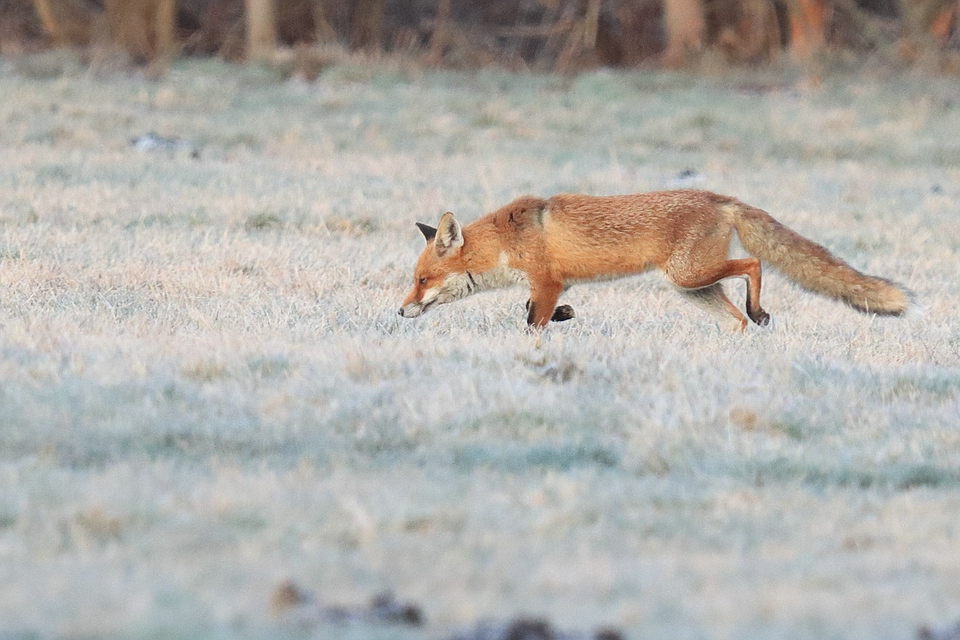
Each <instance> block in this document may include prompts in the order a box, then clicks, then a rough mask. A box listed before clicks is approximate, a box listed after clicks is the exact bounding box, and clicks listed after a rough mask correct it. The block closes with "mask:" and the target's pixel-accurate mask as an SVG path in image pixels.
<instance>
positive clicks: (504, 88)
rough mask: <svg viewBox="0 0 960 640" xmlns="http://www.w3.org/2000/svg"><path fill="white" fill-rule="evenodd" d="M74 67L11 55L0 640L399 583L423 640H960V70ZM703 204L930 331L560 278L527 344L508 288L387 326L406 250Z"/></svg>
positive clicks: (655, 283) (825, 312)
mask: <svg viewBox="0 0 960 640" xmlns="http://www.w3.org/2000/svg"><path fill="white" fill-rule="evenodd" d="M67 67H68V73H67V74H66V75H65V76H63V77H59V78H54V79H32V78H30V77H27V76H25V75H23V74H21V73H19V72H18V68H19V67H18V65H17V64H15V63H14V62H11V61H9V60H7V61H2V60H0V92H2V95H3V98H2V100H0V158H2V160H0V635H6V634H9V633H20V632H27V633H30V632H33V633H37V634H39V635H42V636H50V635H62V636H69V637H105V636H115V637H124V638H129V637H151V636H155V635H159V634H165V635H170V636H179V637H190V638H196V637H233V636H240V637H269V636H275V635H277V634H279V633H298V631H297V630H296V629H286V628H284V627H282V626H278V623H276V622H275V621H274V620H273V619H272V618H271V617H270V612H269V607H268V603H269V598H270V593H271V591H272V590H273V589H274V587H275V586H276V585H277V584H279V583H280V581H281V580H284V579H287V578H290V579H293V580H294V581H295V582H296V583H298V584H300V585H303V586H304V587H307V588H310V589H313V590H315V591H316V592H317V593H318V595H319V597H320V598H321V599H322V600H324V601H325V602H339V603H346V604H350V603H358V602H363V601H365V600H366V599H367V598H368V597H369V596H370V595H371V594H372V593H374V592H376V591H379V590H382V589H384V588H389V589H393V590H394V591H395V592H396V593H397V594H398V595H399V596H400V597H401V598H405V599H412V600H415V601H417V602H419V603H420V604H421V605H422V606H423V607H424V610H425V613H426V616H427V618H428V621H429V626H428V627H427V628H426V629H425V630H424V631H423V632H422V633H420V632H410V633H407V636H405V637H416V638H439V637H443V635H444V634H446V633H448V632H450V631H451V630H454V629H457V628H459V627H461V626H463V625H468V624H470V623H472V622H473V621H474V620H476V619H479V618H484V617H506V616H509V615H511V614H515V613H519V612H526V613H530V614H537V615H546V616H549V617H550V618H551V619H552V620H554V621H555V622H556V623H557V625H558V626H562V627H566V628H572V629H589V628H594V627H596V626H599V625H613V626H618V627H620V628H622V629H624V630H625V631H626V632H627V634H628V637H632V638H669V639H683V638H718V639H727V638H729V639H734V638H736V639H738V640H739V639H742V638H845V639H855V638H891V639H892V638H908V637H911V636H912V634H913V630H914V628H915V626H916V625H917V624H919V623H922V622H928V623H933V624H939V623H947V622H952V621H954V620H956V619H957V618H958V617H960V517H958V515H957V514H958V513H960V320H958V318H957V310H958V309H960V278H958V265H960V224H958V219H960V204H958V202H960V135H958V132H960V88H958V87H957V85H956V83H955V82H952V81H945V80H936V79H930V78H920V77H910V76H905V77H898V78H887V79H877V78H872V77H869V76H863V75H860V76H852V75H851V76H842V77H837V78H833V79H828V80H827V81H826V82H825V84H824V86H823V87H821V88H819V89H816V90H802V89H799V90H798V89H794V88H793V84H792V83H791V81H790V78H789V75H788V76H787V80H783V79H782V78H778V77H773V76H765V75H753V76H744V77H742V78H737V77H733V78H691V77H683V76H673V75H668V74H653V73H645V74H639V73H611V72H599V73H592V74H587V75H584V76H581V77H579V78H577V79H572V80H565V79H560V78H556V77H537V76H511V75H505V74H500V73H494V72H483V73H477V74H454V73H440V72H420V71H416V70H415V69H411V68H407V67H405V66H403V65H399V64H398V65H387V66H386V67H383V68H381V69H379V70H375V69H372V68H370V67H367V66H364V65H362V64H359V63H352V62H347V63H345V64H342V65H340V66H337V67H334V68H332V69H330V70H329V71H327V72H326V73H325V74H324V75H323V76H321V78H320V79H319V80H318V81H317V82H316V83H315V84H312V85H303V84H298V83H294V82H279V81H277V80H275V79H274V78H273V77H272V76H271V74H270V73H269V72H267V71H263V70H257V69H242V68H236V67H227V66H221V65H219V64H215V63H197V62H191V63H183V64H181V65H179V66H177V67H176V68H175V69H174V70H173V72H172V73H171V74H170V75H169V77H167V78H165V79H164V80H162V81H159V82H155V83H154V82H149V81H146V80H143V79H142V78H139V77H124V76H111V77H105V78H95V77H92V76H90V75H87V74H85V73H84V72H79V71H69V69H70V68H71V67H70V66H69V65H67ZM151 132H153V133H155V134H158V135H160V136H168V137H177V138H178V139H179V140H181V141H182V144H180V145H174V146H173V147H171V148H170V149H169V150H161V151H145V150H140V149H137V148H135V147H134V146H132V145H131V140H132V139H135V138H138V137H140V136H143V135H145V134H148V133H151ZM193 150H195V151H196V152H197V154H196V155H198V157H193V155H194V154H192V153H191V151H193ZM684 172H687V173H684ZM681 175H684V176H685V177H680V176H681ZM690 184H692V185H693V186H698V187H703V188H708V189H712V190H716V191H720V192H723V193H728V194H731V195H736V196H737V197H740V198H741V199H743V200H745V201H747V202H749V203H751V204H755V205H757V206H760V207H763V208H765V209H767V210H768V211H770V212H771V213H772V214H773V215H774V216H776V217H777V218H778V219H780V220H781V221H782V222H784V223H786V224H788V225H789V226H791V227H793V228H795V229H796V230H798V231H800V232H801V233H804V234H805V235H807V236H809V237H812V238H814V239H816V240H818V241H819V242H821V243H823V244H825V245H827V246H828V247H830V248H831V249H832V250H834V251H835V252H837V253H838V254H840V255H841V256H843V257H844V258H846V259H847V260H848V261H850V262H851V263H852V264H854V265H855V266H857V267H858V268H861V269H863V270H866V271H868V272H871V273H875V274H877V275H882V276H885V277H888V278H892V279H894V280H897V281H899V282H902V283H904V284H905V285H907V286H909V287H910V288H911V289H912V290H913V291H914V292H915V293H916V294H917V298H918V300H919V302H920V303H921V306H922V313H920V314H918V315H916V316H914V317H910V318H907V319H882V318H873V317H869V316H864V315H860V314H857V313H855V312H853V311H851V310H848V309H847V308H845V307H843V306H841V305H838V304H836V303H832V302H830V301H826V300H823V299H821V298H817V297H815V296H812V295H810V294H807V293H805V292H802V291H800V290H799V289H797V288H796V287H794V286H792V285H791V284H789V283H788V282H787V281H785V280H784V279H782V278H779V277H777V276H776V275H770V276H769V277H768V278H766V279H765V282H764V285H765V289H764V306H765V307H766V308H767V310H768V311H769V312H770V313H771V314H772V315H773V317H774V322H775V324H774V326H773V327H772V328H770V329H759V328H757V327H755V326H751V327H750V328H749V329H748V331H747V333H746V334H744V335H739V334H732V333H728V332H726V331H723V330H721V329H720V328H719V327H717V325H716V322H715V321H714V319H713V318H711V317H710V316H708V315H706V314H704V313H703V312H702V311H700V310H699V309H697V308H696V307H694V306H692V305H691V304H690V303H689V302H687V301H686V300H684V299H682V298H681V297H680V296H679V295H678V294H677V293H675V292H674V291H673V290H672V289H671V288H670V287H669V286H668V285H666V284H665V283H664V281H663V279H662V278H661V277H660V276H658V275H655V274H649V275H645V276H643V277H638V278H633V279H628V280H623V281H618V282H614V283H608V284H599V285H592V286H583V287H580V288H574V289H572V290H571V291H570V292H568V294H567V295H566V296H565V298H564V300H565V301H566V302H568V303H569V304H572V305H573V306H574V308H575V309H576V310H577V313H578V318H577V319H576V320H574V321H571V322H568V323H564V324H560V325H553V326H551V327H550V328H549V329H548V330H547V331H546V332H545V333H544V334H543V336H542V338H541V339H540V340H538V339H536V338H535V337H534V336H531V335H530V334H528V333H526V332H525V331H524V324H523V318H524V313H523V309H522V305H523V302H524V300H526V292H525V291H523V290H520V289H516V290H509V291H503V292H497V293H486V294H482V295H480V296H477V297H476V298H474V299H470V300H466V301H463V302H460V303H456V304H453V305H449V306H446V307H441V308H438V309H436V310H434V311H431V312H430V313H428V314H427V315H426V316H424V317H422V318H420V319H417V320H406V321H405V320H403V319H401V318H399V317H398V316H397V314H396V309H397V308H398V306H399V303H400V301H401V299H402V298H403V296H404V295H405V293H406V291H407V288H408V286H409V284H410V280H411V278H412V266H413V263H414V261H415V259H416V256H417V254H418V253H419V251H420V250H421V248H422V237H421V236H420V234H419V232H418V231H417V230H416V228H415V227H414V226H413V223H414V222H415V221H417V220H420V221H424V222H429V223H435V222H436V220H437V219H438V218H439V215H440V214H441V213H442V212H443V211H446V210H448V209H449V210H452V211H454V212H456V213H457V214H458V216H459V217H460V218H461V219H463V220H470V219H473V218H475V217H477V216H479V215H481V214H482V213H484V212H485V211H487V210H490V209H492V208H494V207H496V206H498V205H500V204H503V203H505V202H506V201H508V200H510V199H511V198H513V197H515V196H517V195H520V194H523V193H536V194H540V195H550V194H552V193H556V192H561V191H575V192H588V193H596V194H601V193H604V194H609V193H629V192H636V191H647V190H653V189H661V188H668V187H672V186H679V185H684V186H685V185H690ZM729 288H730V289H731V290H734V291H735V295H736V297H737V298H736V299H737V300H738V301H740V303H741V304H742V290H741V289H742V285H739V284H732V285H730V286H729ZM335 632H337V630H335V629H332V628H320V629H312V630H310V629H308V630H307V631H306V633H314V634H317V635H320V636H329V635H331V634H334V633H335ZM347 632H348V633H353V634H354V635H353V636H351V637H364V638H372V637H374V636H373V635H372V634H374V633H381V634H382V635H381V637H394V635H393V634H394V633H395V631H393V630H380V631H379V632H377V631H376V630H373V629H360V630H357V629H352V630H350V629H348V630H347ZM383 634H385V635H383Z"/></svg>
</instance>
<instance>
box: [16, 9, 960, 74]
mask: <svg viewBox="0 0 960 640" xmlns="http://www.w3.org/2000/svg"><path fill="white" fill-rule="evenodd" d="M958 13H960V0H0V53H2V54H4V55H7V56H16V55H20V54H22V53H29V52H35V51H41V50H46V49H50V48H57V47H71V48H76V49H79V50H80V51H81V52H82V54H83V55H86V56H89V57H90V59H91V60H93V61H96V60H98V59H103V58H105V57H112V58H116V57H117V56H125V57H126V59H127V60H128V62H129V64H134V65H151V66H152V67H153V68H158V69H162V68H163V67H164V65H165V64H167V63H168V62H169V60H171V59H172V58H174V57H177V56H218V57H221V58H223V59H227V60H231V61H237V62H246V61H257V60H265V61H270V60H278V59H279V60H289V61H291V64H293V65H295V66H297V67H298V69H299V72H300V73H302V74H303V75H305V76H307V77H308V78H309V77H310V76H311V75H314V74H315V72H318V69H319V68H322V66H323V62H324V59H325V56H329V55H330V51H332V50H336V51H341V52H342V51H344V50H351V51H363V52H366V53H368V54H371V55H378V54H401V55H410V56H415V57H417V58H419V59H420V60H421V61H422V62H424V63H426V64H431V65H438V66H447V67H457V68H477V67H483V66H487V65H497V66H500V67H503V68H508V69H515V70H534V71H559V72H563V73H567V72H575V71H580V70H583V69H588V68H593V67H597V66H611V67H648V68H649V67H666V68H702V67H703V66H704V65H710V66H711V68H713V67H718V66H720V67H723V66H742V65H763V64H770V63H778V62H782V61H787V62H788V63H797V64H800V65H807V66H809V65H816V64H818V63H819V62H821V61H823V60H825V59H827V60H839V61H847V62H853V63H856V62H859V61H862V60H868V61H879V62H880V63H882V64H884V65H892V66H897V65H917V64H922V65H924V66H925V67H927V68H931V69H935V70H939V71H946V72H951V73H956V72H960V33H958V31H960V29H958Z"/></svg>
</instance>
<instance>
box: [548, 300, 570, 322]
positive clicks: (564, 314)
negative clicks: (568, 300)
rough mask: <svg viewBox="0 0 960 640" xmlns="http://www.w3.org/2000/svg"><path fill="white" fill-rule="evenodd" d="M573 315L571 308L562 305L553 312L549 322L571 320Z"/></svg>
mask: <svg viewBox="0 0 960 640" xmlns="http://www.w3.org/2000/svg"><path fill="white" fill-rule="evenodd" d="M575 315H576V314H575V313H574V312H573V307H571V306H570V305H568V304H562V305H560V306H559V307H557V308H556V309H554V310H553V315H552V316H550V322H564V321H565V320H569V319H571V318H573V317H574V316H575Z"/></svg>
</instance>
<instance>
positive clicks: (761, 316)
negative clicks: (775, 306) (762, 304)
mask: <svg viewBox="0 0 960 640" xmlns="http://www.w3.org/2000/svg"><path fill="white" fill-rule="evenodd" d="M747 315H748V316H749V317H750V319H751V320H753V321H754V322H755V323H757V324H758V325H760V326H761V327H765V326H767V325H768V324H770V314H769V313H767V312H766V311H764V310H763V309H757V310H756V311H751V310H750V308H749V307H747Z"/></svg>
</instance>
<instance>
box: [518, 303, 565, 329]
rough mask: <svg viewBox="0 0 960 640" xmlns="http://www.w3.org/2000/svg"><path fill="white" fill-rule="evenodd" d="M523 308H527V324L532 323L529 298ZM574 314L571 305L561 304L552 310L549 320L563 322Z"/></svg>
mask: <svg viewBox="0 0 960 640" xmlns="http://www.w3.org/2000/svg"><path fill="white" fill-rule="evenodd" d="M525 308H526V310H527V324H533V315H532V314H531V313H530V301H529V300H527V304H526V305H525ZM576 315H577V314H576V313H574V312H573V307H571V306H570V305H568V304H562V305H560V306H559V307H557V308H556V309H554V310H553V315H552V316H550V322H564V321H566V320H570V319H571V318H574V317H576Z"/></svg>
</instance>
